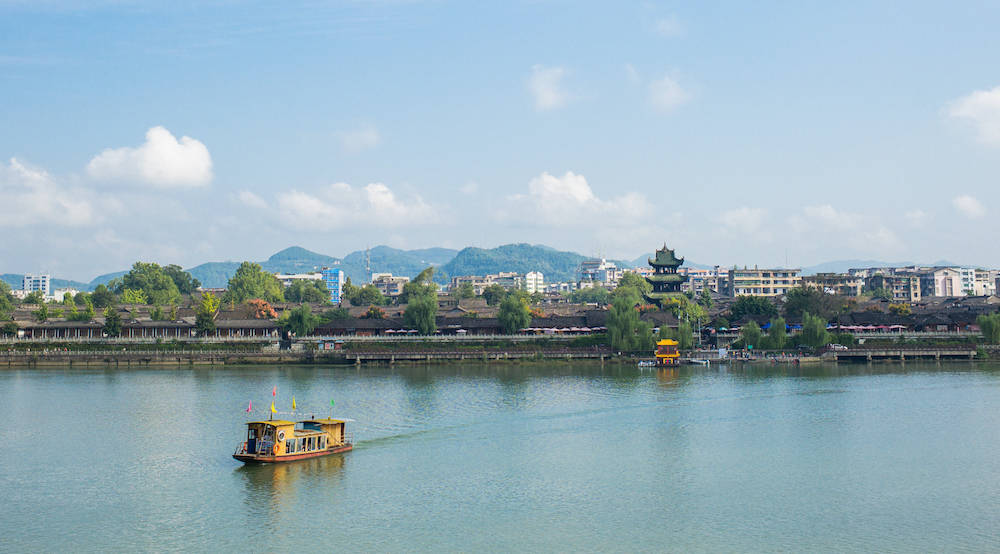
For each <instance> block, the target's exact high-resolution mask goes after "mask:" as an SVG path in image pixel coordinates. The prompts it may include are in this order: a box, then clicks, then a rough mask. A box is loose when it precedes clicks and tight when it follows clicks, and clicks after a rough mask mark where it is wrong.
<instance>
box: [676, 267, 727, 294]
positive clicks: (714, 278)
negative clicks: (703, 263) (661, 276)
mask: <svg viewBox="0 0 1000 554" xmlns="http://www.w3.org/2000/svg"><path fill="white" fill-rule="evenodd" d="M677 273H678V274H680V275H684V276H686V277H687V281H685V282H683V283H681V292H693V293H694V294H701V291H703V290H705V289H708V290H709V291H711V292H719V291H720V290H722V289H723V288H724V287H725V281H726V276H725V275H724V274H723V273H722V272H721V271H720V270H719V266H715V267H714V268H713V269H692V268H689V267H681V268H678V269H677Z"/></svg>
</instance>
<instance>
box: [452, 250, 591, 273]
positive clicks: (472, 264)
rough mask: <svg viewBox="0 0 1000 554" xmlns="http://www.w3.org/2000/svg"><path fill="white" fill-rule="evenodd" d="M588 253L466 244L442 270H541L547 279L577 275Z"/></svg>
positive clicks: (470, 271)
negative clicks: (488, 247)
mask: <svg viewBox="0 0 1000 554" xmlns="http://www.w3.org/2000/svg"><path fill="white" fill-rule="evenodd" d="M586 259H587V257H586V256H583V255H581V254H577V253H576V252H562V251H559V250H553V249H552V248H549V247H547V246H541V245H533V244H505V245H503V246H498V247H496V248H490V249H484V248H475V247H470V248H465V249H463V250H461V251H460V252H459V253H458V254H457V255H456V256H455V258H454V259H453V260H451V261H450V262H448V263H446V264H444V266H443V267H442V270H443V271H444V272H446V273H447V274H448V275H451V276H454V275H486V274H488V273H499V272H501V271H516V272H518V273H527V272H529V271H541V272H542V273H543V274H544V275H545V281H546V282H553V281H569V280H573V279H575V278H576V270H577V268H578V267H579V266H580V262H582V261H583V260H586Z"/></svg>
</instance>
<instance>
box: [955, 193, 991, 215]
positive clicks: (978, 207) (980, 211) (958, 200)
mask: <svg viewBox="0 0 1000 554" xmlns="http://www.w3.org/2000/svg"><path fill="white" fill-rule="evenodd" d="M951 205H952V206H954V207H955V209H956V210H958V211H959V212H960V213H961V214H962V215H964V216H965V217H968V218H969V219H979V218H980V217H983V216H984V215H986V208H984V207H983V204H982V203H981V202H980V201H979V200H977V199H976V198H975V197H973V196H969V195H968V194H963V195H961V196H956V197H955V198H953V199H952V201H951Z"/></svg>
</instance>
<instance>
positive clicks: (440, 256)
mask: <svg viewBox="0 0 1000 554" xmlns="http://www.w3.org/2000/svg"><path fill="white" fill-rule="evenodd" d="M457 252H458V251H457V250H452V249H450V248H425V249H421V250H400V249H398V248H392V247H389V246H382V245H380V246H376V247H374V248H372V249H371V251H370V255H371V268H372V273H392V274H393V275H403V276H406V277H414V276H416V275H417V274H418V273H420V272H421V271H423V270H424V269H426V268H427V267H428V266H432V265H433V266H435V267H440V266H442V265H444V264H446V263H448V262H449V261H450V260H451V259H452V258H454V257H455V254H456V253H457ZM341 269H343V270H344V273H345V274H346V275H347V276H348V277H350V278H351V281H353V282H355V283H363V282H365V280H366V279H367V273H366V272H365V251H364V250H358V251H356V252H351V253H350V254H348V255H346V256H344V261H343V262H342V263H341Z"/></svg>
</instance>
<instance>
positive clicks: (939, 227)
mask: <svg viewBox="0 0 1000 554" xmlns="http://www.w3.org/2000/svg"><path fill="white" fill-rule="evenodd" d="M998 28H1000V4H998V3H996V2H971V1H970V2H962V3H950V4H948V3H940V2H938V3H928V2H919V1H913V2H837V3H822V2H752V3H751V2H696V3H693V2H663V3H660V2H629V1H626V0H621V1H617V2H586V1H568V0H567V1H560V0H549V1H546V0H533V1H528V0H523V1H522V0H508V1H503V2H485V1H484V2H467V1H465V2H460V1H454V2H452V1H446V0H437V1H420V0H410V1H407V0H395V1H393V0H384V1H376V0H371V1H362V0H354V1H342V2H263V1H261V2H239V1H222V0H220V1H213V0H203V1H187V0H176V1H173V2H145V1H141V0H133V1H129V0H119V1H110V0H109V1H101V0H95V1H90V2H74V1H66V0H32V1H28V0H0V234H2V237H3V240H2V241H0V273H26V272H36V271H47V272H50V273H51V274H52V275H53V276H59V277H63V278H73V279H80V280H90V279H91V278H92V277H94V276H96V275H98V274H101V273H105V272H110V271H115V270H120V269H124V268H127V267H129V266H130V265H131V264H132V263H133V262H134V261H136V260H143V261H155V262H159V263H161V264H167V263H176V264H180V265H182V266H185V267H190V266H193V265H196V264H199V263H202V262H205V261H222V260H236V261H239V260H244V259H250V260H261V259H266V258H267V257H268V256H269V255H270V254H272V253H274V252H276V251H278V250H280V249H282V248H285V247H287V246H291V245H300V246H303V247H305V248H308V249H310V250H314V251H317V252H321V253H324V254H329V255H334V256H343V255H345V254H347V253H349V252H351V251H354V250H359V249H363V248H365V247H366V246H374V245H378V244H386V245H389V246H393V247H397V248H406V249H410V248H426V247H432V246H444V247H451V248H462V247H465V246H480V247H485V248H489V247H493V246H497V245H500V244H508V243H513V242H528V243H533V244H545V245H548V246H552V247H555V248H558V249H562V250H573V251H577V252H580V253H583V254H587V255H595V256H598V255H599V256H605V257H608V258H623V259H631V258H634V257H636V256H638V255H641V254H644V253H647V252H650V251H651V250H653V249H654V248H655V247H658V246H660V245H661V244H663V243H667V244H668V245H669V246H671V247H672V248H675V249H676V250H677V252H678V254H679V255H682V256H685V257H686V258H687V259H688V260H692V261H697V262H699V263H704V264H721V265H731V264H740V265H744V264H747V265H753V264H758V265H761V266H775V265H781V266H784V265H786V264H787V265H790V266H794V267H802V266H808V265H813V264H817V263H820V262H824V261H830V260H842V259H879V260H885V261H903V260H907V261H915V262H924V263H928V262H932V261H935V260H941V259H948V260H951V261H953V262H955V263H962V264H969V265H978V266H989V267H997V266H1000V241H997V240H996V239H995V237H997V236H998V234H1000V223H998V222H1000V218H998V217H997V216H998V215H1000V188H998V184H1000V182H998V176H1000V65H998V64H997V62H996V53H997V52H1000V33H997V32H996V29H998Z"/></svg>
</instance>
